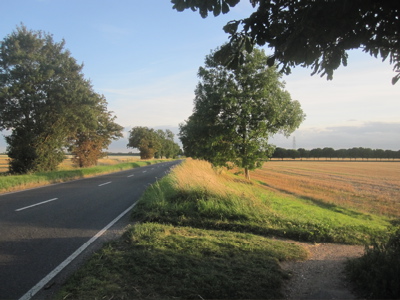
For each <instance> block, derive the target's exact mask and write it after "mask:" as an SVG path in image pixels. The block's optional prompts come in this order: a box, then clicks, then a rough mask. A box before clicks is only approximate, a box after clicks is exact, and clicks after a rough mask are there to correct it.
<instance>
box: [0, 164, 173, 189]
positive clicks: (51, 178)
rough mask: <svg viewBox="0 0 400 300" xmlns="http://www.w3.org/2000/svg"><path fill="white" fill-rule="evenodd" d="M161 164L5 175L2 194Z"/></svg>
mask: <svg viewBox="0 0 400 300" xmlns="http://www.w3.org/2000/svg"><path fill="white" fill-rule="evenodd" d="M159 162H165V160H149V161H137V162H129V163H120V164H115V165H109V166H96V167H91V168H81V169H72V170H61V171H53V172H43V173H35V174H28V175H5V176H0V193H6V192H12V191H15V190H20V189H27V188H33V187H38V186H43V185H47V184H53V183H59V182H65V181H68V180H74V179H80V178H85V177H91V176H96V175H100V174H106V173H112V172H118V171H123V170H128V169H133V168H138V167H142V166H146V165H151V164H155V163H159Z"/></svg>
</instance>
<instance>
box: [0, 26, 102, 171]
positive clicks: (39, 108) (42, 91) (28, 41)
mask: <svg viewBox="0 0 400 300" xmlns="http://www.w3.org/2000/svg"><path fill="white" fill-rule="evenodd" d="M64 46H65V42H64V41H61V42H55V41H54V40H53V37H52V36H51V35H50V34H47V33H44V32H42V31H30V30H28V29H27V28H26V27H25V26H20V27H17V30H15V31H14V32H12V33H11V34H10V35H8V36H7V37H5V38H4V40H3V41H2V42H1V45H0V130H3V129H9V130H11V135H10V136H8V137H6V142H7V143H8V147H7V152H8V155H9V157H10V159H11V161H10V171H11V172H13V173H27V172H35V171H48V170H54V169H56V168H57V165H58V164H59V163H60V162H61V161H62V160H63V159H64V150H65V149H66V148H67V147H68V143H69V139H70V137H71V136H74V135H76V132H77V131H78V130H81V131H82V130H84V129H85V127H86V126H87V125H86V124H88V123H89V120H90V121H91V122H94V119H95V118H94V116H95V115H96V114H95V111H96V110H94V108H96V107H97V106H98V102H99V101H98V99H97V98H96V97H92V96H91V94H92V93H93V92H92V87H91V85H90V83H89V81H88V80H85V79H84V77H83V74H82V65H79V64H77V62H76V60H75V59H74V58H73V57H71V55H70V53H69V51H67V50H65V49H64Z"/></svg>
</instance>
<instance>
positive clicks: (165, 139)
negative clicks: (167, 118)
mask: <svg viewBox="0 0 400 300" xmlns="http://www.w3.org/2000/svg"><path fill="white" fill-rule="evenodd" d="M156 133H157V135H158V136H159V138H160V143H161V147H160V149H159V150H158V151H157V152H156V153H155V157H156V158H163V157H164V156H165V158H171V157H176V156H177V155H178V152H179V150H180V147H179V145H178V144H176V143H175V142H174V136H175V135H174V133H173V132H172V131H171V130H169V129H166V130H165V132H164V131H163V130H161V129H158V130H157V131H156Z"/></svg>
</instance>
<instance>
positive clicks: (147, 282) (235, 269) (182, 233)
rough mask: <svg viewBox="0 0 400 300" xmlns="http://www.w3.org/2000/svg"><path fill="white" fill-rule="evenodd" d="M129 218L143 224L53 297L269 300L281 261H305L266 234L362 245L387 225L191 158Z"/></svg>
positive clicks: (277, 292) (276, 292)
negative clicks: (281, 190) (283, 192)
mask: <svg viewBox="0 0 400 300" xmlns="http://www.w3.org/2000/svg"><path fill="white" fill-rule="evenodd" d="M132 216H133V218H134V219H135V220H140V223H137V224H136V225H134V226H132V227H131V228H130V229H129V230H128V231H127V232H126V233H125V234H124V236H123V237H122V238H121V239H120V240H118V241H115V242H112V243H109V244H107V245H106V246H105V247H104V248H103V249H102V250H101V251H99V252H98V253H96V254H95V255H94V256H93V257H92V258H91V259H90V260H89V262H88V263H87V264H86V265H85V266H84V267H83V268H82V269H81V270H79V271H78V272H77V273H76V274H74V275H73V276H72V277H71V278H70V279H69V281H68V282H67V283H66V285H65V287H64V288H63V290H62V291H61V292H60V294H59V295H58V298H59V299H81V298H85V299H86V298H91V299H95V298H97V299H110V298H114V299H131V298H137V299H228V298H229V299H251V298H253V299H274V298H275V299H276V298H280V297H282V295H281V285H282V283H283V280H284V279H285V278H288V276H287V274H286V273H285V272H284V271H283V270H282V269H281V268H280V267H279V262H280V261H285V260H299V259H304V258H305V257H306V256H307V253H306V251H305V250H304V249H303V248H301V247H300V246H298V245H296V244H294V243H290V242H284V241H278V240H275V239H270V238H267V237H266V236H267V235H271V234H273V235H275V236H282V237H291V238H294V239H297V240H303V241H304V240H305V241H332V242H345V243H368V242H369V241H370V240H372V239H374V238H375V237H376V236H382V237H383V236H386V235H387V231H388V228H389V226H390V223H389V220H388V219H385V218H384V217H378V216H374V215H368V214H362V213H358V212H357V211H353V210H349V209H345V208H341V207H338V206H333V205H327V204H321V203H316V202H313V201H310V200H306V199H298V198H296V197H294V196H289V195H286V194H279V193H273V192H271V191H268V190H266V189H265V187H264V186H263V185H261V184H258V183H254V182H253V183H249V182H246V181H244V180H242V179H241V178H239V177H237V176H234V175H232V174H230V173H227V172H219V171H217V170H214V169H212V167H211V166H210V165H209V164H208V163H206V162H202V161H194V160H191V159H187V160H186V161H185V162H184V163H183V164H181V165H179V166H177V167H176V168H174V170H173V171H172V172H171V173H170V174H169V175H168V176H166V177H164V178H163V179H161V180H159V181H158V182H157V183H156V184H154V185H152V186H151V187H150V188H148V189H147V190H146V192H145V193H144V195H143V196H142V199H141V201H140V202H139V204H138V205H137V206H136V207H135V209H134V210H133V212H132Z"/></svg>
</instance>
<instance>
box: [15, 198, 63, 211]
mask: <svg viewBox="0 0 400 300" xmlns="http://www.w3.org/2000/svg"><path fill="white" fill-rule="evenodd" d="M56 200H58V198H53V199H50V200H46V201H43V202H39V203H36V204H33V205H29V206H25V207H22V208H18V209H16V210H15V211H21V210H24V209H28V208H31V207H34V206H38V205H42V204H45V203H47V202H51V201H56Z"/></svg>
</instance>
